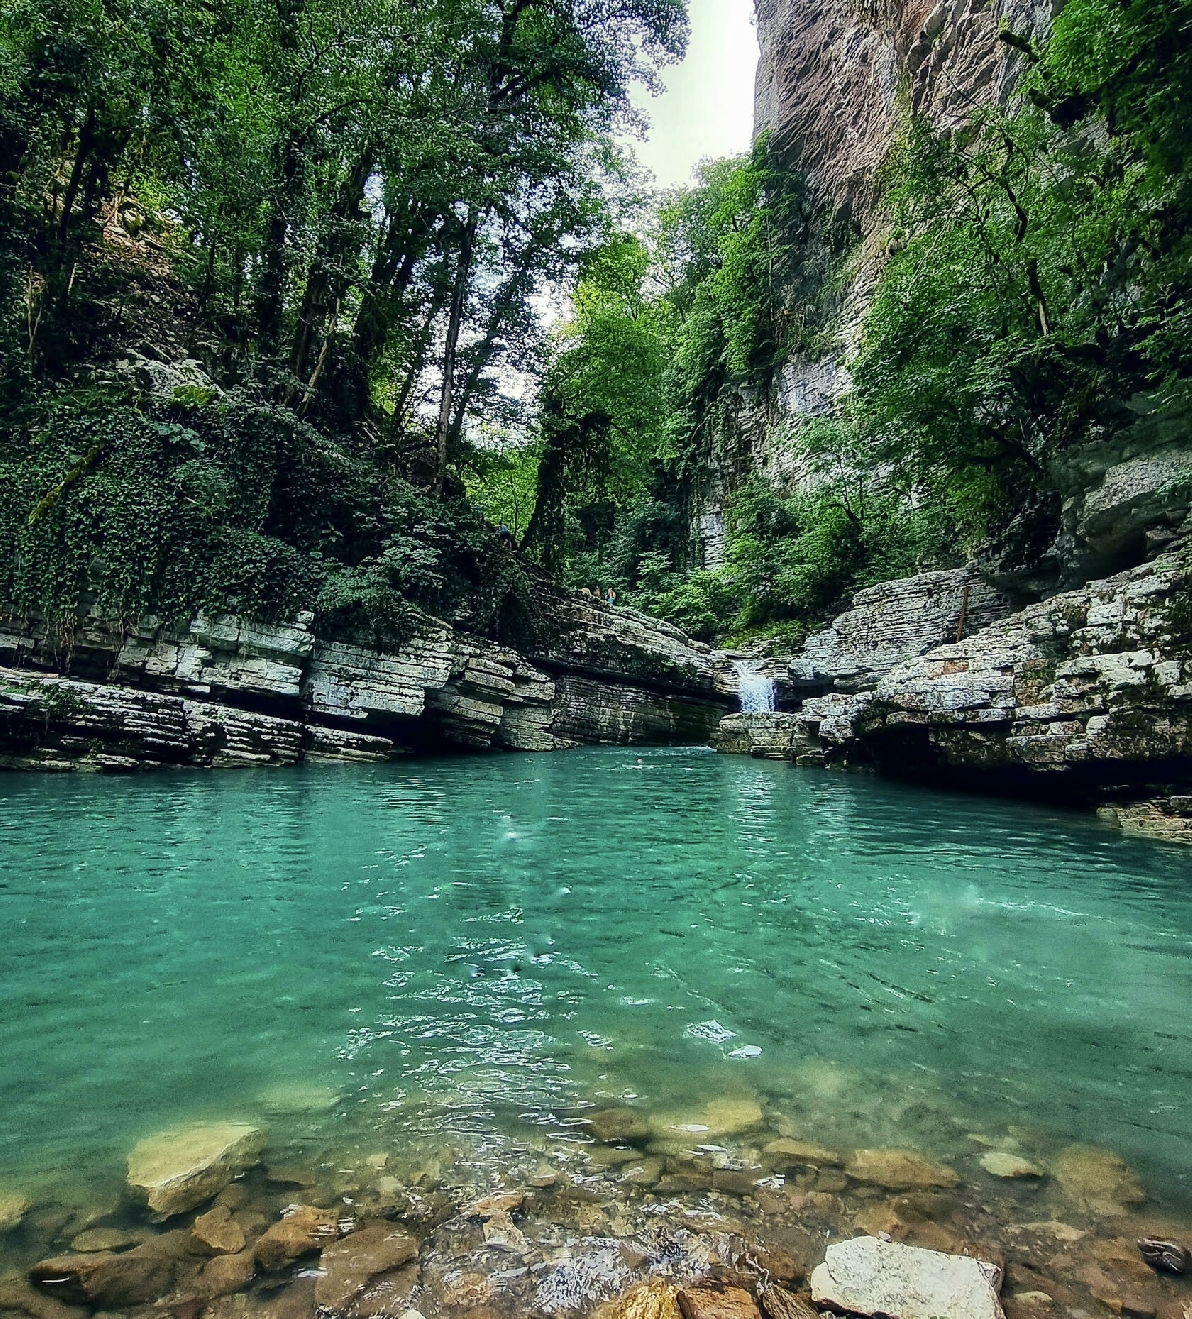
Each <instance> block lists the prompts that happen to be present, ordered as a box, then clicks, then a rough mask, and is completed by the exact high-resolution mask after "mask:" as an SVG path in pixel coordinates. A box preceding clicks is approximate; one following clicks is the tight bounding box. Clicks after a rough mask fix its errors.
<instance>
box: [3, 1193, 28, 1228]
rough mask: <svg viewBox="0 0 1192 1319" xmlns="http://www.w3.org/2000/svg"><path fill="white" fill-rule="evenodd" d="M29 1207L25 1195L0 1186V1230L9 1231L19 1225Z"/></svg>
mask: <svg viewBox="0 0 1192 1319" xmlns="http://www.w3.org/2000/svg"><path fill="white" fill-rule="evenodd" d="M29 1209H30V1205H29V1200H28V1199H27V1198H26V1197H25V1196H23V1195H20V1194H18V1193H17V1192H16V1191H6V1190H4V1189H3V1188H0V1232H11V1231H12V1230H13V1228H14V1227H19V1226H20V1223H21V1219H22V1218H24V1217H25V1215H26V1214H27V1213H28V1212H29Z"/></svg>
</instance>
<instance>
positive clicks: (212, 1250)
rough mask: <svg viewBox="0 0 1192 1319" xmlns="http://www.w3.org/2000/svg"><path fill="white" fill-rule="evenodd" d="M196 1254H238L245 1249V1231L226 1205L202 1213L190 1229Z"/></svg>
mask: <svg viewBox="0 0 1192 1319" xmlns="http://www.w3.org/2000/svg"><path fill="white" fill-rule="evenodd" d="M190 1234H191V1237H192V1238H193V1239H194V1241H193V1247H192V1248H193V1249H194V1252H195V1254H196V1255H238V1254H239V1253H240V1251H242V1250H243V1249H244V1231H243V1229H242V1228H241V1227H240V1224H239V1223H236V1222H234V1221H233V1219H232V1215H231V1213H230V1212H229V1211H228V1208H227V1206H226V1205H216V1206H215V1208H214V1209H209V1210H208V1211H207V1212H206V1213H205V1214H200V1215H199V1217H198V1218H196V1219H195V1221H194V1223H193V1224H192V1225H191V1229H190Z"/></svg>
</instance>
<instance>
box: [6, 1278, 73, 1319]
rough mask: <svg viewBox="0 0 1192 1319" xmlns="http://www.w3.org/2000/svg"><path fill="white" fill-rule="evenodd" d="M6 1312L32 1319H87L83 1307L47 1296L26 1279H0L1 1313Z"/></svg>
mask: <svg viewBox="0 0 1192 1319" xmlns="http://www.w3.org/2000/svg"><path fill="white" fill-rule="evenodd" d="M4 1310H9V1311H13V1312H15V1313H17V1314H26V1315H29V1316H30V1319H87V1311H86V1310H85V1309H84V1308H83V1307H81V1306H75V1305H67V1304H66V1302H65V1301H63V1300H58V1299H56V1298H55V1297H53V1296H47V1295H46V1294H45V1292H43V1291H42V1290H41V1289H40V1288H38V1287H34V1286H32V1285H31V1284H30V1283H29V1282H28V1281H27V1280H26V1279H25V1278H4V1279H0V1311H4Z"/></svg>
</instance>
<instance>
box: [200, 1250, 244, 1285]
mask: <svg viewBox="0 0 1192 1319" xmlns="http://www.w3.org/2000/svg"><path fill="white" fill-rule="evenodd" d="M256 1271H257V1264H256V1259H255V1258H254V1256H253V1252H252V1251H251V1250H242V1251H241V1252H240V1253H239V1254H238V1255H216V1256H215V1257H214V1258H213V1259H209V1260H208V1261H207V1263H206V1264H205V1265H204V1266H203V1271H202V1273H200V1274H199V1278H198V1283H197V1286H198V1290H199V1294H200V1295H202V1296H228V1295H230V1294H231V1293H232V1292H238V1291H241V1290H243V1289H244V1288H245V1287H247V1286H248V1284H249V1283H250V1282H251V1281H252V1279H253V1275H254V1274H255V1273H256Z"/></svg>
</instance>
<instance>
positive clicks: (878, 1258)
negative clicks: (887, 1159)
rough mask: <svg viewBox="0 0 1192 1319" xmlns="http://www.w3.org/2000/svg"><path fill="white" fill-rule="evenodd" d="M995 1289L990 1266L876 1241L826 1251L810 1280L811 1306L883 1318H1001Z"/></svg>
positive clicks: (996, 1274)
mask: <svg viewBox="0 0 1192 1319" xmlns="http://www.w3.org/2000/svg"><path fill="white" fill-rule="evenodd" d="M1000 1286H1001V1270H1000V1269H999V1268H998V1267H997V1266H996V1265H994V1264H990V1263H987V1262H985V1261H983V1260H977V1259H972V1258H970V1257H968V1256H965V1255H945V1254H942V1253H940V1252H939V1251H935V1250H924V1249H922V1248H921V1247H918V1246H906V1245H903V1244H902V1243H901V1242H898V1241H882V1240H880V1239H879V1238H877V1237H855V1238H854V1239H853V1240H852V1241H842V1242H839V1243H837V1244H836V1245H832V1246H829V1247H828V1250H827V1254H826V1255H825V1258H824V1262H823V1263H822V1264H821V1265H820V1266H819V1267H818V1268H817V1269H816V1270H815V1271H814V1272H813V1273H812V1275H811V1296H812V1299H813V1300H814V1301H816V1302H819V1303H821V1304H824V1305H830V1306H833V1307H835V1308H839V1309H842V1310H847V1311H849V1312H850V1313H852V1314H860V1315H879V1314H880V1315H886V1316H888V1319H939V1316H941V1315H947V1316H948V1319H1003V1316H1002V1307H1001V1304H1000V1303H999V1301H998V1288H999V1287H1000Z"/></svg>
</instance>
